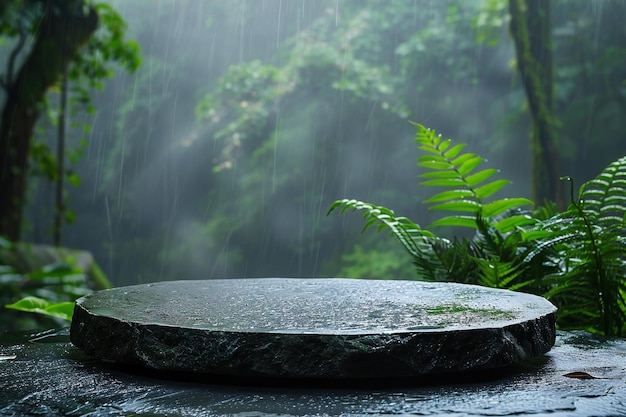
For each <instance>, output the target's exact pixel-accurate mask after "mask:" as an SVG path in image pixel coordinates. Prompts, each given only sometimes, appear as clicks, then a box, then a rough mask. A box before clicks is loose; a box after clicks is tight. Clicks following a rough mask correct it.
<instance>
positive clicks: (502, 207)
mask: <svg viewBox="0 0 626 417" xmlns="http://www.w3.org/2000/svg"><path fill="white" fill-rule="evenodd" d="M526 204H531V205H532V204H533V202H532V201H530V200H529V199H527V198H523V197H517V198H504V199H502V200H496V201H493V202H491V203H489V204H484V205H483V211H482V213H481V214H482V215H483V217H494V216H497V215H498V214H502V213H504V212H505V211H507V210H509V209H512V208H515V207H520V206H523V205H526Z"/></svg>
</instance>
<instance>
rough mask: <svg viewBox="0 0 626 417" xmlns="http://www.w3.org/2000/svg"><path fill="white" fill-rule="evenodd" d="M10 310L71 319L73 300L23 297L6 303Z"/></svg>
mask: <svg viewBox="0 0 626 417" xmlns="http://www.w3.org/2000/svg"><path fill="white" fill-rule="evenodd" d="M5 307H6V308H9V309H11V310H18V311H26V312H29V313H37V314H43V315H46V316H52V317H57V318H60V319H63V320H67V321H71V320H72V316H73V314H74V303H73V302H62V303H52V302H50V301H48V300H44V299H43V298H38V297H32V296H30V297H25V298H22V299H21V300H19V301H16V302H15V303H13V304H6V305H5Z"/></svg>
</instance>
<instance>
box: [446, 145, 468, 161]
mask: <svg viewBox="0 0 626 417" xmlns="http://www.w3.org/2000/svg"><path fill="white" fill-rule="evenodd" d="M463 148H465V144H464V143H459V144H458V145H454V146H453V147H452V148H450V149H448V150H447V151H446V153H444V154H443V156H445V157H446V159H454V158H456V157H457V155H458V154H459V152H461V151H462V150H463Z"/></svg>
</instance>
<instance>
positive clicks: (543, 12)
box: [509, 0, 565, 209]
mask: <svg viewBox="0 0 626 417" xmlns="http://www.w3.org/2000/svg"><path fill="white" fill-rule="evenodd" d="M509 10H510V13H511V36H512V37H513V40H514V42H515V50H516V56H517V68H518V70H519V73H520V76H521V79H522V84H523V85H524V89H525V91H526V96H527V98H528V107H529V109H530V114H531V117H532V121H533V127H532V132H531V152H532V173H533V180H532V190H533V199H534V201H535V202H536V203H538V204H541V203H543V202H544V201H546V200H549V201H554V202H556V204H557V206H558V207H559V208H560V209H563V208H565V200H564V196H563V186H562V183H561V180H560V177H561V172H560V171H561V168H560V166H561V164H560V160H559V154H558V150H557V144H556V132H555V124H554V110H553V108H554V106H553V101H554V99H553V90H554V83H553V62H552V42H551V25H550V19H551V17H550V15H551V2H550V1H546V0H509Z"/></svg>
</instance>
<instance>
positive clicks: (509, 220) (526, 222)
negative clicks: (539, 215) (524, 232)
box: [495, 214, 537, 233]
mask: <svg viewBox="0 0 626 417" xmlns="http://www.w3.org/2000/svg"><path fill="white" fill-rule="evenodd" d="M536 222H537V220H535V219H533V218H532V217H530V216H528V215H526V214H520V215H517V216H510V217H505V218H504V219H502V220H499V221H498V222H496V223H495V227H496V229H498V231H500V232H502V233H507V232H510V231H512V230H514V229H517V228H520V227H525V226H530V225H531V224H534V223H536Z"/></svg>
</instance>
